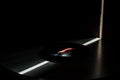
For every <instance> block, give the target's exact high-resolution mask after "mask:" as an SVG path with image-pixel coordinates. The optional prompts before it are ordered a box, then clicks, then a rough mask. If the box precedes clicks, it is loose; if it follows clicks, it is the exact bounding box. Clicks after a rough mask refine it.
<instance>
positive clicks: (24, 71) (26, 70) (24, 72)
mask: <svg viewBox="0 0 120 80" xmlns="http://www.w3.org/2000/svg"><path fill="white" fill-rule="evenodd" d="M47 63H49V61H43V62H41V63H39V64H37V65H34V66H32V67H30V68H28V69H25V70H23V71H20V72H19V74H22V75H23V74H26V73H28V72H30V71H32V70H34V69H36V68H38V67H41V66H43V65H45V64H47Z"/></svg>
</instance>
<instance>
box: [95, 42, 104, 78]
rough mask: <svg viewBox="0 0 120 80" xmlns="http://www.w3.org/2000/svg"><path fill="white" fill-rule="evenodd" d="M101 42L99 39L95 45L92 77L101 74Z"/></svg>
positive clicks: (97, 76)
mask: <svg viewBox="0 0 120 80" xmlns="http://www.w3.org/2000/svg"><path fill="white" fill-rule="evenodd" d="M102 60H103V58H102V42H101V40H100V41H99V43H98V47H97V55H96V60H95V67H94V73H93V77H94V78H100V77H101V76H102V75H103V74H102V73H103V65H102Z"/></svg>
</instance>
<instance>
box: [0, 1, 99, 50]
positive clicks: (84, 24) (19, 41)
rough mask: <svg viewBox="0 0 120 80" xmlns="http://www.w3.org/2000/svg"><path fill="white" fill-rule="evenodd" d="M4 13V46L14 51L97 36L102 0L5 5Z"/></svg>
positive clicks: (2, 42)
mask: <svg viewBox="0 0 120 80" xmlns="http://www.w3.org/2000/svg"><path fill="white" fill-rule="evenodd" d="M1 13H2V15H1V17H2V18H1V46H2V47H3V48H6V47H7V49H8V48H10V50H11V49H13V51H14V48H16V49H20V48H27V47H33V46H39V45H41V44H44V43H47V42H55V41H65V40H75V39H83V38H91V37H96V36H98V27H99V17H100V0H92V1H90V0H87V1H80V2H70V1H69V2H67V1H66V2H65V1H64V2H62V1H56V2H51V1H49V2H47V1H46V2H39V4H34V3H33V4H31V3H29V2H27V3H26V2H23V3H22V4H20V2H16V3H14V4H9V2H6V3H5V4H3V5H2V6H1ZM5 50H6V49H5Z"/></svg>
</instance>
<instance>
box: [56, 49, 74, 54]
mask: <svg viewBox="0 0 120 80" xmlns="http://www.w3.org/2000/svg"><path fill="white" fill-rule="evenodd" d="M71 50H73V48H65V49H63V50H61V51H59V52H58V53H61V54H64V53H65V52H69V51H71Z"/></svg>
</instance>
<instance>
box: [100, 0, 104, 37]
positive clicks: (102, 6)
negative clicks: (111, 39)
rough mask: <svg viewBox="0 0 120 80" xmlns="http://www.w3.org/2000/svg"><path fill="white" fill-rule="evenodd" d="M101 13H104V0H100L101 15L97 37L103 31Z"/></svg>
mask: <svg viewBox="0 0 120 80" xmlns="http://www.w3.org/2000/svg"><path fill="white" fill-rule="evenodd" d="M103 14H104V0H101V15H100V28H99V37H100V38H101V39H102V33H103Z"/></svg>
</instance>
